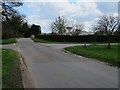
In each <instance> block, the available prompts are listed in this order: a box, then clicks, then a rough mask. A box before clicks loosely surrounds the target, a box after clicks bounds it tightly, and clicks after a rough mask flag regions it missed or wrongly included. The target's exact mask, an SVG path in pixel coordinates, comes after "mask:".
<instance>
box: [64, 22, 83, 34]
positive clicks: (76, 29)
mask: <svg viewBox="0 0 120 90" xmlns="http://www.w3.org/2000/svg"><path fill="white" fill-rule="evenodd" d="M66 29H67V33H68V34H69V35H73V36H78V35H79V34H80V33H81V31H83V24H75V25H72V26H68V27H67V28H66Z"/></svg>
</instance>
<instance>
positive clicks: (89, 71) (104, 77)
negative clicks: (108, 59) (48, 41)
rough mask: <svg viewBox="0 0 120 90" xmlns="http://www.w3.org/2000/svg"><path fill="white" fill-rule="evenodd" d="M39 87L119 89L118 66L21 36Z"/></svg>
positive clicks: (31, 71) (23, 48) (24, 51)
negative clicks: (79, 55) (111, 65)
mask: <svg viewBox="0 0 120 90" xmlns="http://www.w3.org/2000/svg"><path fill="white" fill-rule="evenodd" d="M17 46H18V48H19V50H20V51H21V53H22V55H23V56H24V59H25V62H26V65H27V68H28V70H29V72H30V74H31V76H32V79H33V81H34V83H35V87H36V88H118V69H117V68H116V67H110V66H107V65H104V64H101V63H99V62H98V61H97V60H93V59H90V58H85V57H78V56H75V55H74V54H71V53H64V52H63V51H62V50H61V49H57V48H54V47H51V46H47V45H44V44H40V43H35V42H33V41H32V40H31V39H29V38H26V39H18V43H17Z"/></svg>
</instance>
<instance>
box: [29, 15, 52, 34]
mask: <svg viewBox="0 0 120 90" xmlns="http://www.w3.org/2000/svg"><path fill="white" fill-rule="evenodd" d="M27 20H28V23H29V24H30V25H32V24H36V25H40V26H41V28H42V32H44V33H45V32H47V33H48V32H50V30H49V25H50V24H51V22H52V20H51V19H40V16H39V15H32V16H28V17H27Z"/></svg>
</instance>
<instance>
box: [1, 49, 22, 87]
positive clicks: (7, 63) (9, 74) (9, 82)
mask: <svg viewBox="0 0 120 90" xmlns="http://www.w3.org/2000/svg"><path fill="white" fill-rule="evenodd" d="M22 87H23V85H22V78H21V71H20V67H19V60H18V57H17V52H16V51H14V50H11V49H2V88H22Z"/></svg>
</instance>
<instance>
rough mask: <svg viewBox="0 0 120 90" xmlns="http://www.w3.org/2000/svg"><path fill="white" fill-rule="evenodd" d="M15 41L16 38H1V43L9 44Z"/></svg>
mask: <svg viewBox="0 0 120 90" xmlns="http://www.w3.org/2000/svg"><path fill="white" fill-rule="evenodd" d="M11 43H16V38H10V39H3V40H2V44H11Z"/></svg>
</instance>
